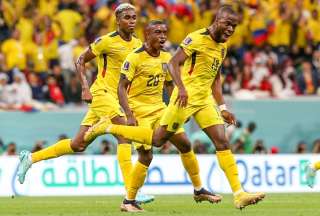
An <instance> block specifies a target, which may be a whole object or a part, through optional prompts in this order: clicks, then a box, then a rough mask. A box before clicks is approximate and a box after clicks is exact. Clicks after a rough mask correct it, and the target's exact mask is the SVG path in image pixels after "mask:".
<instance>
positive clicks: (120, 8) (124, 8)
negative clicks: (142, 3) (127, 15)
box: [114, 3, 136, 19]
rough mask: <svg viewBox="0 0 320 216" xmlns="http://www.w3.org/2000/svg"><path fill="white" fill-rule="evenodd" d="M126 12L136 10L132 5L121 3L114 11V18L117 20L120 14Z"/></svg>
mask: <svg viewBox="0 0 320 216" xmlns="http://www.w3.org/2000/svg"><path fill="white" fill-rule="evenodd" d="M127 10H136V8H135V7H134V6H133V5H132V4H129V3H122V4H120V5H119V6H118V7H117V8H116V10H115V11H114V13H115V15H116V18H117V19H118V18H119V17H120V15H121V14H122V12H124V11H127Z"/></svg>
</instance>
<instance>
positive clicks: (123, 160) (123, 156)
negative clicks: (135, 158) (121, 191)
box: [117, 143, 132, 190]
mask: <svg viewBox="0 0 320 216" xmlns="http://www.w3.org/2000/svg"><path fill="white" fill-rule="evenodd" d="M117 157H118V161H119V165H120V169H121V173H122V177H123V181H124V185H125V187H126V190H127V189H128V186H129V181H130V174H131V170H132V161H131V144H127V143H122V144H118V147H117Z"/></svg>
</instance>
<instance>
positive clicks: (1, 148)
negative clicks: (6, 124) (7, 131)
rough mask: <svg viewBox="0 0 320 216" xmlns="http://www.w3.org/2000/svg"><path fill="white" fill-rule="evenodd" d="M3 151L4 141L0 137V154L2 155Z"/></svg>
mask: <svg viewBox="0 0 320 216" xmlns="http://www.w3.org/2000/svg"><path fill="white" fill-rule="evenodd" d="M3 152H4V143H3V141H2V139H1V138H0V155H2V154H3Z"/></svg>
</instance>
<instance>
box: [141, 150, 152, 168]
mask: <svg viewBox="0 0 320 216" xmlns="http://www.w3.org/2000/svg"><path fill="white" fill-rule="evenodd" d="M152 159H153V154H152V151H139V161H140V163H142V164H144V165H145V166H149V165H150V164H151V161H152Z"/></svg>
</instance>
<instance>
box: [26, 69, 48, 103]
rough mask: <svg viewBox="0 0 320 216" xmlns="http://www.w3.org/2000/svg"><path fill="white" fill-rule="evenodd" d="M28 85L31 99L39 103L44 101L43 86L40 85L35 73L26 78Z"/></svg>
mask: <svg viewBox="0 0 320 216" xmlns="http://www.w3.org/2000/svg"><path fill="white" fill-rule="evenodd" d="M28 80H29V84H30V87H31V91H32V98H33V99H35V100H39V101H44V100H45V99H46V95H45V91H44V86H42V85H41V80H39V77H38V76H37V75H36V74H35V73H30V74H29V76H28Z"/></svg>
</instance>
